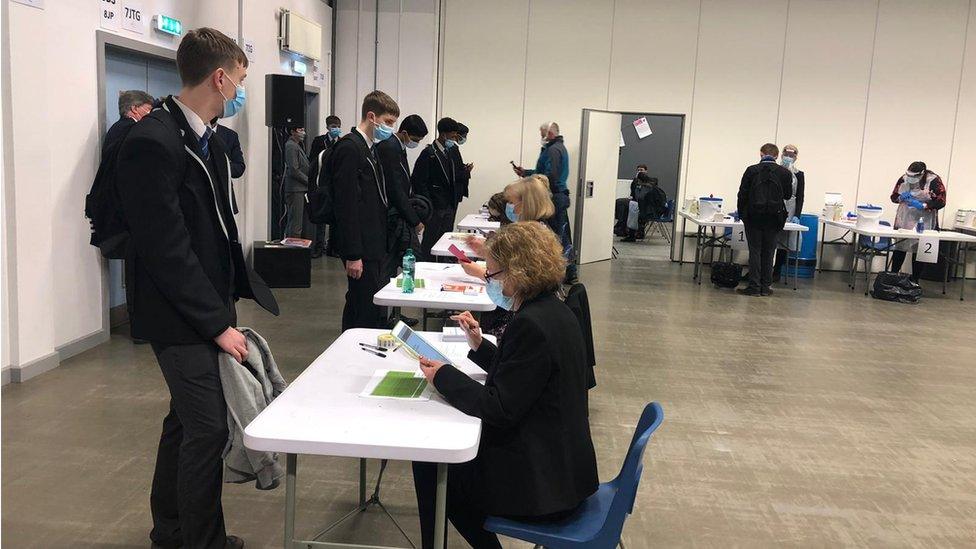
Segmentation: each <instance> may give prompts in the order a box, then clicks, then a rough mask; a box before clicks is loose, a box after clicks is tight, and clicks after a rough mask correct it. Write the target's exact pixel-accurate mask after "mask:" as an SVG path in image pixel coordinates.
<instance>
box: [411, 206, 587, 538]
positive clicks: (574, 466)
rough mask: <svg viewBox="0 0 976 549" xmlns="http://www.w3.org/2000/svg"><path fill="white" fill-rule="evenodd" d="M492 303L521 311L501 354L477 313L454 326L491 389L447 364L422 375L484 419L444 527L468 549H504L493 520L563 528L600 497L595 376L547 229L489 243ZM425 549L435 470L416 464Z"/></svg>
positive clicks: (433, 365) (454, 474) (535, 227)
mask: <svg viewBox="0 0 976 549" xmlns="http://www.w3.org/2000/svg"><path fill="white" fill-rule="evenodd" d="M486 251H487V254H486V258H485V259H486V260H487V264H488V272H487V273H486V275H485V279H486V280H487V292H488V296H489V297H490V298H491V300H492V301H493V302H494V303H495V304H496V305H497V306H498V307H500V308H502V309H509V310H511V311H513V315H512V319H511V321H510V322H509V324H508V327H507V328H506V329H505V333H504V334H502V336H501V337H500V338H499V339H498V343H497V344H494V343H491V342H489V341H488V340H486V339H484V338H483V337H482V333H481V325H480V324H479V322H478V321H477V320H476V319H475V318H474V317H473V316H472V315H471V313H469V312H464V313H461V314H459V315H456V316H453V317H451V318H452V320H455V321H457V322H458V323H459V324H460V325H461V328H462V329H463V330H464V332H465V334H466V335H467V340H468V346H469V347H470V348H471V351H470V352H469V353H468V357H469V358H470V359H471V360H472V361H473V362H474V363H475V364H477V365H478V366H480V367H481V368H483V369H484V370H485V371H486V372H487V378H486V380H485V382H484V385H482V384H481V383H479V382H477V381H475V380H474V379H472V378H470V377H468V375H467V374H465V373H463V372H462V371H460V370H459V369H457V368H455V367H454V366H453V365H451V364H444V363H441V362H436V361H431V360H428V359H427V358H424V357H421V359H420V368H421V371H422V372H423V373H424V376H426V378H427V380H428V381H429V382H430V384H431V385H432V386H433V387H434V388H435V389H436V390H437V391H438V392H439V393H440V394H441V395H442V396H443V397H444V399H445V400H446V401H447V402H448V404H450V405H451V406H453V407H455V408H457V409H458V410H460V411H461V412H463V413H465V414H467V415H470V416H473V417H477V418H479V419H481V426H482V427H481V428H482V431H481V442H480V444H479V447H478V455H477V457H476V458H475V459H474V460H473V461H471V462H468V463H464V464H459V465H451V466H450V467H449V469H448V482H447V490H448V498H447V499H448V504H447V505H448V508H447V516H448V518H449V519H450V520H451V522H452V523H453V524H454V527H455V528H456V529H457V530H458V532H459V533H460V534H461V536H462V537H464V539H465V540H466V541H467V542H468V544H469V545H471V546H472V547H478V548H495V547H497V548H500V547H501V545H500V544H499V542H498V538H497V537H496V536H495V534H493V533H491V532H488V531H486V530H485V529H484V527H483V524H484V520H485V517H486V516H488V515H501V516H518V517H523V520H531V521H533V522H552V521H559V520H563V519H565V518H566V517H568V516H569V515H571V514H572V513H573V512H574V511H575V510H576V508H577V507H578V506H579V505H580V503H581V502H582V501H583V500H584V499H586V498H587V497H588V496H590V495H591V494H592V493H593V492H594V491H595V490H596V488H597V482H598V481H597V467H596V456H595V453H594V450H593V441H592V438H591V436H590V425H589V419H588V416H587V387H588V382H587V379H588V375H589V373H588V370H589V366H587V364H586V359H585V357H586V349H585V343H584V339H583V334H582V331H581V329H580V322H579V321H578V320H577V318H576V316H575V315H574V314H573V312H572V311H571V310H570V309H569V307H567V306H566V304H565V303H563V302H562V301H561V300H560V299H559V298H558V297H557V296H556V293H555V292H556V290H557V289H558V288H559V285H560V282H562V280H563V277H564V275H565V268H566V263H565V260H564V258H563V254H562V245H561V244H560V243H559V241H558V240H557V238H556V235H555V234H554V233H553V232H552V231H551V230H550V229H549V228H547V227H546V226H545V225H544V224H542V223H537V222H520V223H513V224H511V225H507V226H505V227H503V228H501V229H499V231H498V232H496V233H495V234H494V235H492V236H491V237H490V238H489V239H488V241H487V243H486ZM413 472H414V485H415V489H416V492H417V503H418V508H419V510H420V524H421V529H420V531H421V537H422V542H423V543H422V547H425V548H427V547H431V546H432V540H433V532H434V512H433V511H434V504H433V502H434V492H435V487H436V466H435V465H434V464H430V463H414V464H413Z"/></svg>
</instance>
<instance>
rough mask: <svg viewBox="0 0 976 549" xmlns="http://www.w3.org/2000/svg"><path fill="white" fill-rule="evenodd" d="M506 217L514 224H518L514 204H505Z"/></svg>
mask: <svg viewBox="0 0 976 549" xmlns="http://www.w3.org/2000/svg"><path fill="white" fill-rule="evenodd" d="M505 217H507V218H508V219H509V220H510V221H511V222H512V223H516V222H518V214H517V213H515V205H514V204H505Z"/></svg>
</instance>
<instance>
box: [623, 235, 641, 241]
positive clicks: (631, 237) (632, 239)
mask: <svg viewBox="0 0 976 549" xmlns="http://www.w3.org/2000/svg"><path fill="white" fill-rule="evenodd" d="M621 242H637V239H636V238H634V237H633V236H628V237H626V238H624V239H623V240H621Z"/></svg>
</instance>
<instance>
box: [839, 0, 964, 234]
mask: <svg viewBox="0 0 976 549" xmlns="http://www.w3.org/2000/svg"><path fill="white" fill-rule="evenodd" d="M968 9H969V1H968V0H939V1H937V2H935V1H930V2H918V1H917V0H882V2H881V8H880V13H879V18H878V38H877V45H876V47H875V56H874V70H873V71H872V75H871V90H870V98H869V103H868V114H867V127H866V129H865V138H864V160H863V163H862V167H861V177H860V186H859V190H858V202H861V203H863V202H869V201H870V202H874V203H885V204H886V205H887V206H889V207H888V209H887V211H886V212H885V216H884V217H885V218H886V219H889V220H890V219H893V218H894V215H893V212H894V208H892V207H890V206H893V205H892V204H891V203H890V201H889V198H888V197H889V195H890V194H891V189H892V187H893V186H894V183H895V181H896V180H897V179H898V177H899V176H900V175H901V174H903V173H904V171H905V168H907V167H908V164H909V163H911V162H912V161H914V160H922V161H924V162H925V163H926V164H928V167H929V169H930V170H933V171H935V172H936V173H940V174H943V175H944V174H945V172H946V169H947V168H948V165H949V154H950V149H951V148H952V143H951V140H952V130H953V126H954V125H955V112H956V98H957V94H958V90H959V77H960V72H961V69H962V58H963V55H962V54H963V42H964V40H965V27H966V20H967V19H966V18H967V15H968V13H967V12H968Z"/></svg>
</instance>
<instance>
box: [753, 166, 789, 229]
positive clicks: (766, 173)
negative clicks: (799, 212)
mask: <svg viewBox="0 0 976 549" xmlns="http://www.w3.org/2000/svg"><path fill="white" fill-rule="evenodd" d="M767 164H768V165H767ZM767 164H762V165H760V166H759V170H758V171H757V172H756V175H755V176H754V177H753V179H752V184H751V185H750V186H749V217H753V216H756V217H775V218H780V217H782V218H783V219H784V220H785V219H786V205H785V204H784V203H783V187H781V186H780V183H779V181H777V180H776V177H775V175H774V174H775V164H772V163H767Z"/></svg>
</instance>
